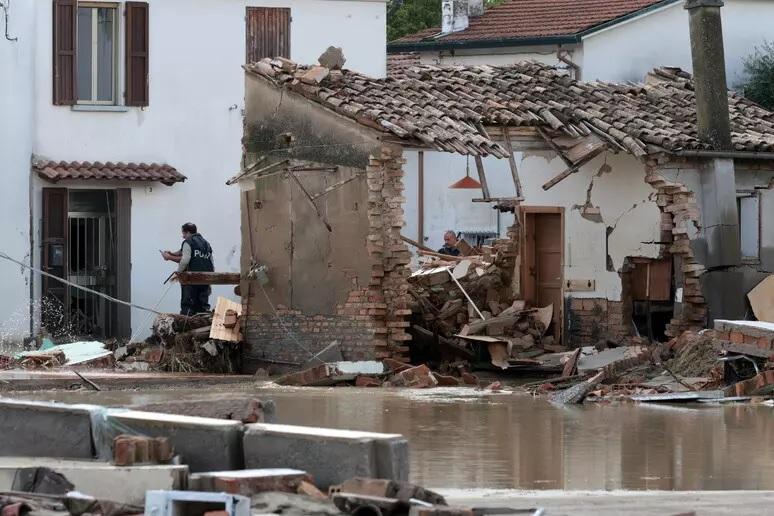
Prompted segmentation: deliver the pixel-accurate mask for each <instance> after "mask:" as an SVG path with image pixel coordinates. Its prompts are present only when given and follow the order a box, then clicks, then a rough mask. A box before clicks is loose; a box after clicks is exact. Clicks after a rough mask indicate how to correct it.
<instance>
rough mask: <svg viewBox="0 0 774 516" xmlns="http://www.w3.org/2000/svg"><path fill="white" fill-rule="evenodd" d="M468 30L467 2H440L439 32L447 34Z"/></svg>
mask: <svg viewBox="0 0 774 516" xmlns="http://www.w3.org/2000/svg"><path fill="white" fill-rule="evenodd" d="M467 28H468V0H443V1H442V2H441V32H442V33H443V34H449V33H451V32H459V31H461V30H465V29H467Z"/></svg>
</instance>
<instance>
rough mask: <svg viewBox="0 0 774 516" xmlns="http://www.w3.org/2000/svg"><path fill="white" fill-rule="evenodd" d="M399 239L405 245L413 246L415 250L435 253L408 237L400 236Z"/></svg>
mask: <svg viewBox="0 0 774 516" xmlns="http://www.w3.org/2000/svg"><path fill="white" fill-rule="evenodd" d="M400 239H401V240H403V241H404V242H406V243H407V244H410V245H413V246H414V247H416V248H417V249H420V250H422V251H427V252H430V253H435V251H433V250H432V249H430V248H429V247H427V246H424V245H422V244H420V243H419V242H416V241H414V240H411V239H410V238H409V237H405V236H403V235H401V236H400Z"/></svg>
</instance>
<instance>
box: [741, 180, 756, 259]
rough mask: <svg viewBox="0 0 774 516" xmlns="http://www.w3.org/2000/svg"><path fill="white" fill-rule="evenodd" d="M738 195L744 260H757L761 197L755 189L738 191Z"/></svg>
mask: <svg viewBox="0 0 774 516" xmlns="http://www.w3.org/2000/svg"><path fill="white" fill-rule="evenodd" d="M736 196H737V197H736V205H737V210H738V213H739V245H740V248H741V251H742V260H744V261H748V262H749V261H754V262H757V261H758V260H759V259H760V231H761V230H760V227H761V226H760V221H761V207H760V206H761V204H760V199H761V198H760V195H759V194H758V192H755V191H753V192H737V194H736Z"/></svg>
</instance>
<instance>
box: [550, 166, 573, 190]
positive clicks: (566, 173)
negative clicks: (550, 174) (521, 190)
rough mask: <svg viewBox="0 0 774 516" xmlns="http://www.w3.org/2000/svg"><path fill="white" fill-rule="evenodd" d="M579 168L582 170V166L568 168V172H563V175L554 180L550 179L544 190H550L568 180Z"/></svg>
mask: <svg viewBox="0 0 774 516" xmlns="http://www.w3.org/2000/svg"><path fill="white" fill-rule="evenodd" d="M579 168H580V165H573V166H571V167H570V168H568V169H567V170H565V171H564V172H562V173H561V174H559V175H557V176H555V177H554V178H552V179H549V180H548V181H547V182H546V183H545V184H544V185H543V190H548V189H550V188H552V187H553V186H554V185H556V184H557V183H558V182H560V181H563V180H564V179H567V178H568V177H570V176H571V175H572V174H574V173H575V172H577V171H578V169H579Z"/></svg>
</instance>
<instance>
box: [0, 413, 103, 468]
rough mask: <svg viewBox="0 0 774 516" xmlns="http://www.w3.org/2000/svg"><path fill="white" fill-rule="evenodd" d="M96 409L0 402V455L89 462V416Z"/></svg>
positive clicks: (90, 456)
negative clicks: (60, 458)
mask: <svg viewBox="0 0 774 516" xmlns="http://www.w3.org/2000/svg"><path fill="white" fill-rule="evenodd" d="M97 410H100V407H96V406H91V405H66V404H64V403H52V402H40V401H19V400H8V399H3V400H0V456H18V457H62V458H69V459H92V458H93V457H94V446H93V444H92V437H91V415H92V413H93V412H94V411H97Z"/></svg>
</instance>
